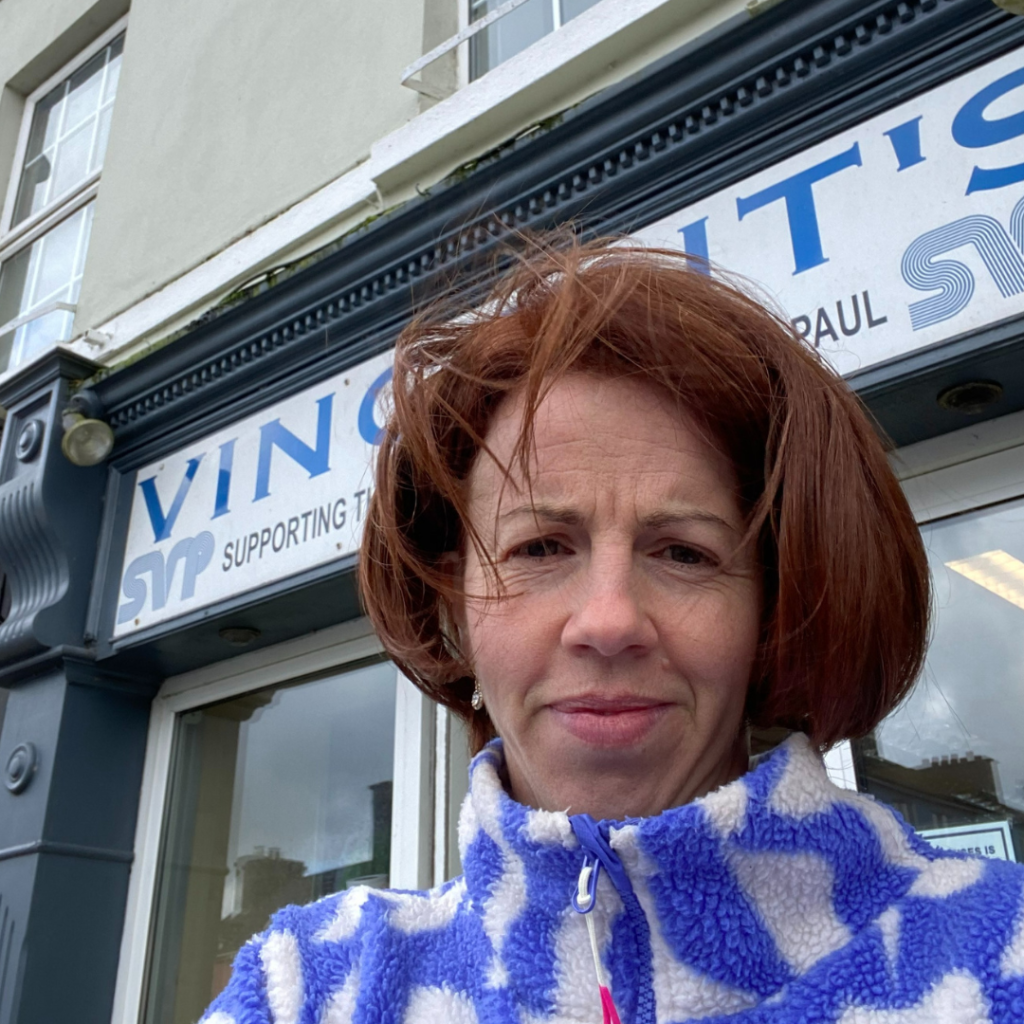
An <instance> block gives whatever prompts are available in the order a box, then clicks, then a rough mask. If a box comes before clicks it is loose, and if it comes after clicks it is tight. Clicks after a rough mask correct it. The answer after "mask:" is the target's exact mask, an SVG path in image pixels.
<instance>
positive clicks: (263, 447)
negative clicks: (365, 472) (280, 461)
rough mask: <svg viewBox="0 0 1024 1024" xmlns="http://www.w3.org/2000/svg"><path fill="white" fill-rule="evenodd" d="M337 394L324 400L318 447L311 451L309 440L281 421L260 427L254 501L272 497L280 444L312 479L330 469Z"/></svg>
mask: <svg viewBox="0 0 1024 1024" xmlns="http://www.w3.org/2000/svg"><path fill="white" fill-rule="evenodd" d="M333 401H334V393H333V392H332V393H331V394H329V395H326V396H325V397H324V398H321V399H320V400H319V401H318V402H317V403H316V404H317V406H318V407H319V412H318V414H317V421H316V447H315V448H310V446H309V445H308V444H306V443H305V441H301V440H300V439H299V438H297V437H296V436H295V435H294V434H293V433H292V432H291V431H290V430H289V429H288V428H287V427H282V426H281V421H280V419H276V420H271V421H270V422H269V423H266V424H264V425H263V426H262V427H260V454H259V460H258V463H257V467H256V494H255V496H254V497H253V499H252V500H253V501H260V500H261V499H262V498H266V497H267V496H268V495H269V494H270V458H271V455H273V452H274V446H275V445H276V446H277V447H278V448H280V449H281V451H283V452H284V453H285V455H287V456H288V457H289V458H290V459H293V460H294V461H295V462H297V463H298V464H299V465H300V466H301V467H302V468H303V469H304V470H306V472H307V473H309V478H310V479H311V480H312V479H313V477H315V476H320V474H321V473H326V472H327V471H328V470H329V469H330V468H331V467H330V455H331V406H332V404H333Z"/></svg>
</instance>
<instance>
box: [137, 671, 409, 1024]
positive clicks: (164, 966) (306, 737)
mask: <svg viewBox="0 0 1024 1024" xmlns="http://www.w3.org/2000/svg"><path fill="white" fill-rule="evenodd" d="M395 687H396V673H395V668H394V666H393V665H391V664H389V663H387V662H375V663H373V664H370V665H364V666H362V667H360V668H356V669H353V670H350V671H348V672H345V673H344V674H341V675H336V676H331V677H329V678H324V679H317V680H313V681H308V682H304V683H301V684H296V685H289V686H283V687H277V688H274V689H268V690H260V691H257V692H255V693H249V694H246V695H244V696H242V697H238V698H235V699H234V700H229V701H224V702H222V703H219V704H215V705H211V706H209V707H206V708H203V709H201V710H198V711H192V712H189V713H187V714H184V715H181V716H180V718H179V721H178V725H177V735H176V740H175V755H174V759H173V765H172V771H171V779H170V792H169V797H168V820H167V826H166V832H165V836H164V841H163V849H162V853H161V866H160V876H159V879H158V888H157V904H156V908H155V918H154V930H153V945H152V949H151V966H150V971H149V984H148V989H147V993H146V1001H145V1007H146V1009H145V1016H144V1020H145V1021H146V1024H193V1022H194V1021H196V1020H198V1018H199V1017H200V1016H201V1014H202V1013H203V1011H204V1010H205V1009H206V1007H207V1005H208V1004H209V1003H210V1001H211V1000H212V999H213V998H214V996H216V995H217V993H218V992H220V990H221V989H222V988H223V987H224V985H226V984H227V981H228V979H229V977H230V975H231V963H232V961H233V960H234V956H235V953H236V952H237V951H238V949H239V948H240V947H241V946H242V944H243V943H245V942H246V941H247V940H248V939H249V937H250V936H252V935H253V934H254V933H256V932H259V931H262V930H263V929H264V928H265V927H266V925H267V922H268V920H269V918H270V916H271V914H273V913H274V912H275V911H276V910H278V909H279V908H281V907H283V906H285V905H287V904H289V903H308V902H310V901H311V900H315V899H318V898H319V897H321V896H325V895H327V894H329V893H332V892H337V891H338V890H341V889H344V888H346V887H347V886H351V885H354V884H357V883H363V884H369V885H375V886H386V885H387V884H388V866H389V862H390V853H391V785H392V763H393V756H394V717H395Z"/></svg>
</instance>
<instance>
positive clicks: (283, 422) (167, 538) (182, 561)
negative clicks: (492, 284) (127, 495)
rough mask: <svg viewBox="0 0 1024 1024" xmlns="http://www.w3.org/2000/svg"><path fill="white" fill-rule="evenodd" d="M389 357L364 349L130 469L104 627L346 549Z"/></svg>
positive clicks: (355, 541) (143, 621)
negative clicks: (288, 392)
mask: <svg viewBox="0 0 1024 1024" xmlns="http://www.w3.org/2000/svg"><path fill="white" fill-rule="evenodd" d="M392 359H393V354H392V353H390V352H388V353H385V354H383V355H381V356H378V357H376V358H374V359H371V360H369V361H367V362H365V363H362V364H360V365H359V366H356V367H353V368H351V369H349V370H346V371H344V372H343V373H340V374H338V375H336V376H334V377H331V378H329V379H328V380H325V381H323V382H322V383H319V384H317V385H315V386H314V387H311V388H307V389H306V390H305V391H303V392H301V393H300V394H298V395H294V396H292V397H291V398H288V399H285V400H284V401H283V402H279V403H277V404H276V405H273V406H270V407H269V408H267V409H265V410H263V411H262V412H259V413H256V414H255V415H253V416H250V417H248V418H247V419H244V420H241V421H240V422H238V423H235V424H233V425H232V426H230V427H227V428H225V429H224V430H221V431H218V432H217V433H215V434H211V435H210V436H208V437H205V438H203V439H202V440H201V441H196V442H195V443H194V444H190V445H188V446H187V447H186V448H183V449H181V450H180V451H177V452H175V453H174V454H172V455H168V456H166V457H164V458H162V459H160V460H159V461H158V462H154V463H152V464H151V465H148V466H145V467H143V468H142V469H140V470H139V471H138V473H137V474H136V478H135V485H134V493H133V496H132V507H131V514H130V518H129V523H128V537H127V543H126V546H125V555H124V563H123V566H122V571H121V586H120V593H119V597H118V604H117V612H116V615H115V625H114V636H115V637H120V636H124V635H126V634H128V633H131V632H134V631H135V630H139V629H144V628H146V627H147V626H153V625H156V624H157V623H160V622H164V621H166V620H168V619H171V618H174V617H175V616H178V615H182V614H184V613H185V612H190V611H194V610H195V609H197V608H202V607H204V606H205V605H209V604H213V603H214V602H217V601H221V600H223V599H225V598H227V597H231V596H233V595H235V594H239V593H243V592H244V591H247V590H252V589H253V588H255V587H260V586H264V585H266V584H268V583H273V582H274V581H276V580H280V579H284V578H285V577H288V576H292V575H294V574H295V573H298V572H301V571H303V570H306V569H311V568H314V567H315V566H318V565H322V564H324V563H325V562H330V561H332V560H334V559H338V558H342V557H344V556H345V555H348V554H351V553H352V552H354V551H355V550H356V549H357V548H358V547H359V540H360V536H361V533H362V527H363V522H364V520H365V517H366V509H367V503H368V502H369V500H370V494H371V490H372V487H371V465H372V462H373V457H374V451H375V444H376V442H377V435H378V433H379V431H380V426H379V424H380V423H381V421H382V419H383V416H382V411H381V405H382V403H383V402H384V401H386V396H387V393H388V391H389V390H390V389H389V387H388V385H389V382H390V379H391V363H392Z"/></svg>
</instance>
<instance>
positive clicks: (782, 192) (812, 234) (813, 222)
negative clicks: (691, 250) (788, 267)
mask: <svg viewBox="0 0 1024 1024" xmlns="http://www.w3.org/2000/svg"><path fill="white" fill-rule="evenodd" d="M860 166H861V161H860V145H859V144H858V143H856V142H855V143H854V144H853V145H852V146H851V147H850V148H849V149H848V150H846V151H845V152H843V153H839V154H837V155H836V156H833V157H829V159H828V160H823V161H822V162H821V163H820V164H815V165H814V166H813V167H808V168H807V170H805V171H801V172H800V173H799V174H794V175H792V176H791V177H789V178H786V179H785V180H783V181H780V182H778V183H776V184H775V185H770V186H769V187H768V188H765V189H762V190H761V191H760V192H755V193H754V195H752V196H746V197H745V198H744V197H740V198H738V199H737V200H736V212H737V213H738V214H739V219H740V220H743V218H744V217H745V216H746V215H747V214H748V213H752V212H753V211H754V210H760V209H761V207H762V206H768V205H769V204H771V203H774V202H776V201H777V200H779V199H784V200H785V201H786V216H787V217H788V218H789V236H790V239H791V240H792V243H793V258H794V260H795V261H796V269H795V270H794V271H793V274H794V276H795V275H796V274H802V273H803V272H804V271H805V270H810V269H811V268H812V267H817V266H820V265H821V264H822V263H827V262H828V257H826V256H825V255H824V253H823V252H822V251H821V233H820V232H819V230H818V214H817V211H816V210H815V208H814V192H813V189H812V186H813V185H814V184H815V182H818V181H822V180H824V179H825V178H830V177H831V176H832V175H833V174H838V173H839V172H840V171H842V170H844V169H845V168H847V167H860Z"/></svg>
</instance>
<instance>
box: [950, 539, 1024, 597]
mask: <svg viewBox="0 0 1024 1024" xmlns="http://www.w3.org/2000/svg"><path fill="white" fill-rule="evenodd" d="M946 568H947V569H952V570H953V572H958V573H959V574H960V575H961V576H966V577H967V579H969V580H970V581H971V582H972V583H977V584H978V586H979V587H984V588H985V589H986V590H990V591H991V592H992V593H993V594H995V595H996V596H997V597H1001V598H1002V599H1003V600H1004V601H1009V602H1010V604H1015V605H1016V606H1017V607H1018V608H1024V562H1021V561H1020V560H1019V559H1016V558H1014V557H1013V555H1011V554H1008V553H1007V552H1005V551H998V550H997V551H985V552H983V553H982V554H980V555H972V556H971V557H970V558H961V559H959V560H957V561H954V562H947V563H946Z"/></svg>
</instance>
